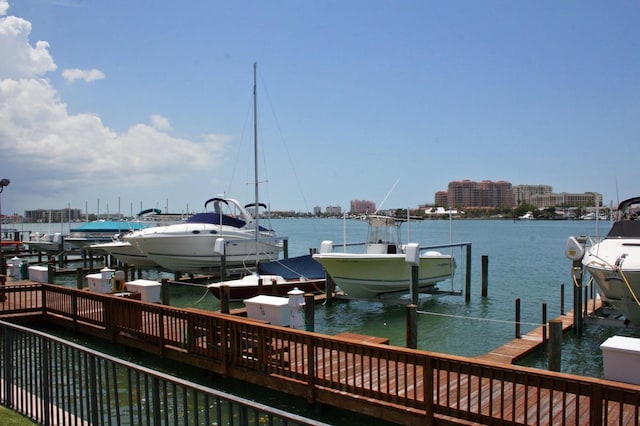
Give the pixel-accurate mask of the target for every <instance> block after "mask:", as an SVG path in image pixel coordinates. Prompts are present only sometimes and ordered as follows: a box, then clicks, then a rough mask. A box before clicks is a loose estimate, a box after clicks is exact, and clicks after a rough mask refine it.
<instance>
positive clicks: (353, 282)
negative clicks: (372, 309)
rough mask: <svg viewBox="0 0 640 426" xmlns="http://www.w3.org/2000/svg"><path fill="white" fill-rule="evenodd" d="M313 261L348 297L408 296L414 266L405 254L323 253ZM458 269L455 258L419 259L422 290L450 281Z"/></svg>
mask: <svg viewBox="0 0 640 426" xmlns="http://www.w3.org/2000/svg"><path fill="white" fill-rule="evenodd" d="M313 258H314V259H315V260H317V261H318V262H320V264H321V265H322V266H323V267H324V269H325V270H326V271H327V273H328V274H329V275H330V276H331V278H332V279H333V280H334V281H335V283H336V286H338V287H339V288H340V290H342V291H344V292H345V293H346V296H347V297H349V298H355V299H373V298H376V297H379V296H380V295H383V294H387V293H399V292H403V293H408V292H409V291H410V288H411V266H410V265H409V264H408V263H407V262H406V258H405V255H404V254H396V255H388V254H354V253H322V254H316V255H314V256H313ZM455 268H456V263H455V259H454V258H453V257H452V256H448V255H441V254H435V255H423V256H420V268H419V277H418V289H419V291H425V290H427V289H429V288H432V287H433V286H435V285H436V284H437V283H438V282H441V281H444V280H446V279H448V278H451V277H452V276H453V274H454V272H455Z"/></svg>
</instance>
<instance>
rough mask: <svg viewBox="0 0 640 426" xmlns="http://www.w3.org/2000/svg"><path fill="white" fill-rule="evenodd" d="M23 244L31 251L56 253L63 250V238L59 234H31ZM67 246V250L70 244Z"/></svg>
mask: <svg viewBox="0 0 640 426" xmlns="http://www.w3.org/2000/svg"><path fill="white" fill-rule="evenodd" d="M25 243H26V244H27V245H28V246H29V249H30V250H32V251H44V252H50V253H58V252H61V251H63V249H64V237H63V235H62V233H60V232H53V233H43V232H31V233H30V234H29V239H28V240H27V241H25ZM68 246H69V247H68V248H71V247H70V244H68Z"/></svg>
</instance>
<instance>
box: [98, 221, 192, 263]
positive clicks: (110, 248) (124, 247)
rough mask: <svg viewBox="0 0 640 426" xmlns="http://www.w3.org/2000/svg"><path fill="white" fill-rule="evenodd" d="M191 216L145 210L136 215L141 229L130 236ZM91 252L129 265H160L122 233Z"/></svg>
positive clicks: (99, 244)
mask: <svg viewBox="0 0 640 426" xmlns="http://www.w3.org/2000/svg"><path fill="white" fill-rule="evenodd" d="M190 216H191V215H190V214H183V213H162V212H161V211H160V210H159V209H147V210H143V211H141V212H140V213H138V214H137V215H136V219H135V221H136V222H139V223H140V224H142V228H141V229H137V230H133V231H131V232H129V234H136V233H137V232H140V231H141V230H142V229H146V228H153V227H158V226H168V225H173V224H178V223H183V222H185V220H186V219H187V218H188V217H190ZM89 248H90V249H91V250H94V251H96V252H98V253H105V254H108V255H111V256H113V257H115V258H116V259H118V260H119V261H120V262H122V263H124V264H128V265H136V266H141V267H156V266H158V264H157V263H156V262H154V261H153V260H151V259H150V258H149V257H148V256H146V255H145V254H144V253H142V252H141V251H140V249H138V247H137V246H136V245H133V244H131V243H130V242H128V241H125V240H124V238H123V235H122V234H120V233H117V234H113V235H112V236H111V241H106V242H99V243H95V244H91V245H90V246H89Z"/></svg>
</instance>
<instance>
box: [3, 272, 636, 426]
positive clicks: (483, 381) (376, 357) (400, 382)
mask: <svg viewBox="0 0 640 426" xmlns="http://www.w3.org/2000/svg"><path fill="white" fill-rule="evenodd" d="M2 290H4V292H3V294H4V295H5V302H4V303H3V304H2V306H1V307H0V316H2V317H9V318H11V317H14V318H17V317H16V315H17V314H22V315H30V316H31V318H33V317H39V318H40V319H45V320H46V321H48V322H54V323H56V324H59V325H61V326H64V327H67V328H69V329H73V330H76V331H79V332H84V333H91V334H92V335H94V336H97V337H101V338H104V339H108V340H110V341H112V342H114V343H117V344H125V345H128V346H131V347H136V348H140V349H143V350H146V351H148V352H153V353H156V354H159V355H162V356H164V357H166V358H169V359H175V360H177V361H180V362H183V363H187V364H191V365H197V366H201V367H202V368H206V369H208V370H210V371H212V372H215V373H219V374H222V375H225V376H228V377H234V378H238V379H240V380H245V381H248V382H252V383H256V384H259V385H261V386H266V387H270V388H276V389H280V390H283V391H286V392H289V393H291V394H295V395H298V396H302V397H305V398H306V399H307V401H308V402H309V403H316V402H321V403H326V404H330V405H334V406H338V407H342V408H345V409H349V410H353V411H358V412H362V413H364V414H371V415H373V414H375V415H377V416H378V417H381V418H383V419H385V420H392V421H396V422H400V423H405V424H418V423H419V424H425V422H426V423H427V424H435V423H438V419H441V418H444V416H447V418H448V419H449V420H451V418H453V419H462V420H470V421H474V422H480V423H496V422H497V423H502V422H506V423H512V424H553V425H556V424H563V425H564V424H567V425H583V424H592V425H596V424H597V425H599V424H636V425H637V424H638V421H639V419H640V410H639V406H640V386H635V385H629V384H623V383H618V382H612V381H606V380H600V379H594V378H588V377H581V376H575V375H570V374H563V373H554V372H548V371H544V370H538V369H533V368H526V367H518V366H510V365H503V364H497V363H491V362H488V361H481V360H477V359H470V358H464V357H457V356H449V355H442V354H436V353H431V352H426V351H420V350H411V349H405V348H401V347H396V346H389V345H381V344H372V343H365V342H358V341H355V340H348V339H341V338H339V337H335V336H334V337H331V336H326V335H322V334H317V333H311V332H305V331H299V330H293V329H289V328H284V327H278V326H273V325H269V324H264V323H262V322H259V321H255V320H251V319H247V318H242V317H237V316H232V315H225V314H220V313H217V312H207V311H201V310H196V309H178V308H173V307H170V306H163V305H157V304H150V303H145V302H140V301H137V300H129V299H124V298H120V297H114V296H111V295H102V294H97V293H91V292H88V291H82V290H75V289H70V288H64V287H58V286H54V285H47V284H31V285H15V286H5V287H4V288H3V289H2ZM363 401H367V404H363Z"/></svg>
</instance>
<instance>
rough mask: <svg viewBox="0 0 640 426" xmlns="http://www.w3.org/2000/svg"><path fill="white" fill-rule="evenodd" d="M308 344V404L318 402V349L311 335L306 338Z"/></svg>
mask: <svg viewBox="0 0 640 426" xmlns="http://www.w3.org/2000/svg"><path fill="white" fill-rule="evenodd" d="M305 341H306V344H307V371H308V372H307V403H308V404H309V405H314V404H315V402H316V347H315V339H314V338H313V336H311V335H307V336H305Z"/></svg>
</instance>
